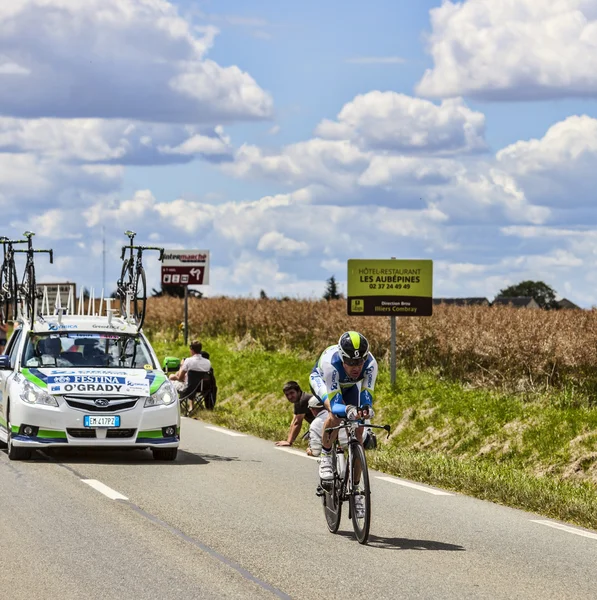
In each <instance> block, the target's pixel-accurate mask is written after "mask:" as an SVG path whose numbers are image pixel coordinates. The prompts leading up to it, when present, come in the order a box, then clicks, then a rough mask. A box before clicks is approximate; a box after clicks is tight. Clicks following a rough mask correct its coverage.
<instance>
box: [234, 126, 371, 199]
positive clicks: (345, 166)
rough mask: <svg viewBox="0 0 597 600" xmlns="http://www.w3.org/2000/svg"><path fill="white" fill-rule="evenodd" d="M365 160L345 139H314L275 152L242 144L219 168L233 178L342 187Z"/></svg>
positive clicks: (346, 184) (362, 166) (353, 178)
mask: <svg viewBox="0 0 597 600" xmlns="http://www.w3.org/2000/svg"><path fill="white" fill-rule="evenodd" d="M367 162H368V156H367V154H366V153H363V152H361V150H359V149H358V148H357V147H356V146H354V145H353V144H351V143H350V142H349V141H346V140H339V141H337V140H323V139H319V138H314V139H312V140H308V141H306V142H299V143H297V144H292V145H289V146H285V147H284V148H283V149H282V151H281V152H280V153H278V154H275V153H270V154H266V153H264V152H262V150H261V149H260V148H258V147H257V146H251V145H243V146H241V148H240V149H239V150H238V151H237V153H236V155H235V160H234V162H233V163H230V164H225V165H224V166H223V169H224V170H225V171H226V172H227V173H230V174H232V175H234V176H236V177H265V178H270V179H274V180H276V181H279V182H281V183H284V184H287V185H305V184H322V185H326V186H331V187H336V188H346V187H351V186H353V185H354V183H355V180H356V174H357V173H358V171H359V170H361V169H363V168H364V167H365V166H366V165H367Z"/></svg>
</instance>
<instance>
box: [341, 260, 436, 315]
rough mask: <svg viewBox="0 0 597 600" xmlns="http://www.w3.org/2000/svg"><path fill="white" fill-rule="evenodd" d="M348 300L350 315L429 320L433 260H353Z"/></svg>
mask: <svg viewBox="0 0 597 600" xmlns="http://www.w3.org/2000/svg"><path fill="white" fill-rule="evenodd" d="M347 300H348V314H349V315H354V316H378V317H379V316H381V317H429V316H431V314H432V312H433V261H432V260H395V259H388V260H367V259H365V260H361V259H351V260H349V261H348V294H347Z"/></svg>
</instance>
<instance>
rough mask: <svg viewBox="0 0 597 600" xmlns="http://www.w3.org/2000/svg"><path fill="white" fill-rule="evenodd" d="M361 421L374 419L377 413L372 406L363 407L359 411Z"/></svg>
mask: <svg viewBox="0 0 597 600" xmlns="http://www.w3.org/2000/svg"><path fill="white" fill-rule="evenodd" d="M359 414H360V417H361V419H372V418H373V415H375V412H374V411H373V407H372V406H363V407H361V408H360V409H359Z"/></svg>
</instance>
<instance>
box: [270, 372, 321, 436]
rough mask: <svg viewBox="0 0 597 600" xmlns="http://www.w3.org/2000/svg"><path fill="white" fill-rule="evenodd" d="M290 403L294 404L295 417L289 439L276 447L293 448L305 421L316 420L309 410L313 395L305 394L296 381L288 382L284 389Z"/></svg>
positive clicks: (291, 424)
mask: <svg viewBox="0 0 597 600" xmlns="http://www.w3.org/2000/svg"><path fill="white" fill-rule="evenodd" d="M282 391H283V392H284V395H285V396H286V399H287V400H288V402H292V404H294V417H293V419H292V423H290V430H289V431H288V437H287V438H286V439H285V440H282V441H279V442H276V446H292V444H294V441H295V440H296V438H297V437H298V435H299V433H300V432H301V427H302V426H303V421H307V423H309V424H310V423H311V422H312V421H313V419H314V418H315V417H314V416H313V413H312V412H311V410H310V409H309V400H310V399H311V398H313V396H312V395H311V394H308V393H307V392H303V390H302V389H301V386H300V385H299V384H298V383H297V382H296V381H288V382H287V383H285V384H284V387H283V388H282Z"/></svg>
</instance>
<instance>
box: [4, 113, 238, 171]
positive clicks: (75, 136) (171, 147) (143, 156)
mask: <svg viewBox="0 0 597 600" xmlns="http://www.w3.org/2000/svg"><path fill="white" fill-rule="evenodd" d="M197 131H198V130H197V128H196V127H191V126H182V125H163V124H152V123H141V122H138V121H124V120H118V119H114V120H108V119H49V118H40V119H15V118H11V117H0V160H2V153H3V152H25V153H34V154H35V155H38V156H43V157H44V158H49V159H52V160H57V161H60V162H65V163H72V162H74V163H85V162H88V163H94V162H107V163H111V164H166V163H171V162H182V161H188V160H190V159H191V158H192V157H193V156H195V155H200V156H203V157H204V158H208V159H209V158H213V157H218V156H219V157H227V156H230V155H231V153H232V149H231V147H230V139H229V138H228V137H227V136H225V135H224V132H223V129H222V128H221V127H215V128H213V129H209V128H205V129H204V130H203V132H202V133H198V132H197Z"/></svg>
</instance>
